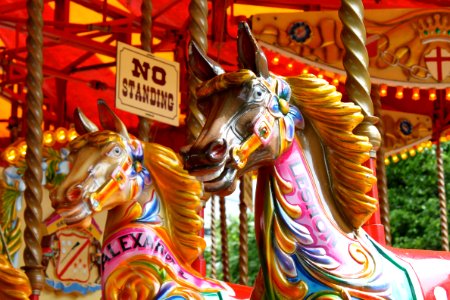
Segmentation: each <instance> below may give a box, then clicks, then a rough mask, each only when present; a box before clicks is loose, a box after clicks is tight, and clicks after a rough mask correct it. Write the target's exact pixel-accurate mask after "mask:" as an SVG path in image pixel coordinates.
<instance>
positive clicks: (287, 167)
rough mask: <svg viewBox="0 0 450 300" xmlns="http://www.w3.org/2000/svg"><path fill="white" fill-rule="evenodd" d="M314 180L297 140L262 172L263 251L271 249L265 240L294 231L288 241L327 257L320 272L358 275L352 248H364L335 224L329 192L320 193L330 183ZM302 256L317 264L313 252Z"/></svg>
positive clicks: (258, 204)
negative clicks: (282, 232)
mask: <svg viewBox="0 0 450 300" xmlns="http://www.w3.org/2000/svg"><path fill="white" fill-rule="evenodd" d="M315 176H316V175H315V174H313V173H312V170H311V168H310V167H309V164H308V162H307V159H306V157H305V153H304V151H303V149H302V148H301V146H300V144H299V141H298V140H294V142H293V144H292V146H291V147H290V148H289V149H288V150H287V151H286V152H285V153H283V154H282V155H281V156H280V157H279V158H278V159H277V160H276V161H275V164H274V166H273V167H271V168H265V169H264V170H261V172H260V178H259V179H258V186H259V187H258V190H257V198H256V217H257V218H258V219H259V220H258V223H259V224H262V226H261V227H260V228H257V236H258V239H259V243H260V246H264V247H265V249H268V248H272V245H262V244H261V243H264V240H265V241H266V243H270V239H268V238H267V237H268V236H271V235H272V236H275V237H276V236H277V234H276V231H277V228H282V229H284V230H288V231H290V232H288V233H287V234H288V236H290V237H292V238H293V240H292V242H293V243H295V244H297V245H298V246H299V247H301V248H302V249H310V250H311V252H310V253H313V252H315V251H319V249H320V252H321V255H322V256H323V257H324V258H326V259H325V260H324V261H322V262H320V263H318V264H317V265H320V268H324V269H328V270H333V269H336V268H338V269H340V272H344V273H346V274H353V273H354V272H356V273H358V269H359V268H360V266H361V265H360V263H359V262H357V261H356V260H355V259H354V258H353V257H352V255H353V253H351V252H352V251H349V247H350V248H351V247H356V248H355V249H354V250H355V251H356V250H359V249H360V247H361V245H360V243H359V242H358V241H357V240H356V239H355V238H354V234H353V233H352V232H351V231H349V232H347V231H344V230H342V229H341V228H340V227H339V226H338V225H337V224H338V223H336V222H335V221H334V220H333V219H332V215H333V214H332V213H331V212H330V209H329V208H328V206H327V203H326V202H325V201H324V198H323V197H324V195H325V196H326V195H329V194H330V192H329V191H323V190H321V189H319V187H323V188H329V184H328V183H318V182H316V177H315ZM261 181H263V182H261ZM327 200H331V199H327ZM352 245H354V246H352ZM303 255H304V256H305V257H304V258H305V259H306V260H310V262H311V263H312V264H314V263H315V261H316V259H317V258H316V257H314V255H311V256H310V255H309V254H308V251H306V252H304V253H303Z"/></svg>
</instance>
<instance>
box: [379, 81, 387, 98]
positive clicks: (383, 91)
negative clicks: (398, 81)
mask: <svg viewBox="0 0 450 300" xmlns="http://www.w3.org/2000/svg"><path fill="white" fill-rule="evenodd" d="M386 96H387V85H385V84H382V85H381V86H380V97H386Z"/></svg>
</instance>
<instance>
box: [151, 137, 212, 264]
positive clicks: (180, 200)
mask: <svg viewBox="0 0 450 300" xmlns="http://www.w3.org/2000/svg"><path fill="white" fill-rule="evenodd" d="M144 149H145V150H144V158H145V159H144V162H145V165H146V167H147V168H148V170H149V171H150V173H151V174H152V180H153V182H154V183H155V186H156V190H157V192H158V195H159V196H160V198H161V203H162V204H163V205H162V213H163V222H164V225H165V227H166V228H167V229H168V234H169V235H170V238H171V240H172V241H177V245H178V247H179V249H178V250H179V253H180V254H181V255H182V256H183V258H184V259H185V261H186V262H188V263H189V264H191V263H192V262H193V261H194V260H195V259H196V258H198V256H199V255H200V254H201V253H202V252H203V250H204V249H205V246H206V244H205V241H204V240H203V238H201V237H200V236H199V235H198V232H199V231H200V230H201V229H202V228H203V220H202V218H201V217H200V216H199V215H198V211H199V210H200V208H201V200H200V196H201V195H202V185H201V183H200V182H199V181H198V180H196V179H195V177H193V176H190V175H189V174H188V173H187V172H186V171H185V170H184V169H183V165H182V164H181V162H180V159H179V158H178V156H177V155H176V154H175V152H173V151H172V150H171V149H169V148H166V147H164V146H161V145H158V144H154V143H146V144H145V145H144Z"/></svg>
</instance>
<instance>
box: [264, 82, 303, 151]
mask: <svg viewBox="0 0 450 300" xmlns="http://www.w3.org/2000/svg"><path fill="white" fill-rule="evenodd" d="M277 81H278V83H277V89H276V93H277V96H275V97H276V100H277V101H272V103H271V107H270V111H271V112H272V113H273V114H274V115H278V116H282V117H283V122H284V125H285V128H286V139H287V140H288V141H289V142H292V140H293V139H294V135H295V129H296V128H297V129H303V128H304V127H305V121H304V119H303V116H302V114H301V113H300V111H299V110H298V108H297V107H296V106H294V105H290V104H289V101H290V99H291V94H292V92H291V88H290V86H289V84H288V83H287V82H286V81H284V80H283V79H281V78H277Z"/></svg>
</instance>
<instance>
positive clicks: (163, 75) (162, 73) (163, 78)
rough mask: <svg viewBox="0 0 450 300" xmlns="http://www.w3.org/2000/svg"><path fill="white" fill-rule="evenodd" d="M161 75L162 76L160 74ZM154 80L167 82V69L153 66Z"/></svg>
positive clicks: (159, 82) (160, 82)
mask: <svg viewBox="0 0 450 300" xmlns="http://www.w3.org/2000/svg"><path fill="white" fill-rule="evenodd" d="M158 75H160V76H158ZM152 80H153V82H154V83H156V84H159V85H165V84H166V70H164V69H163V68H160V67H153V69H152Z"/></svg>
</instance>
